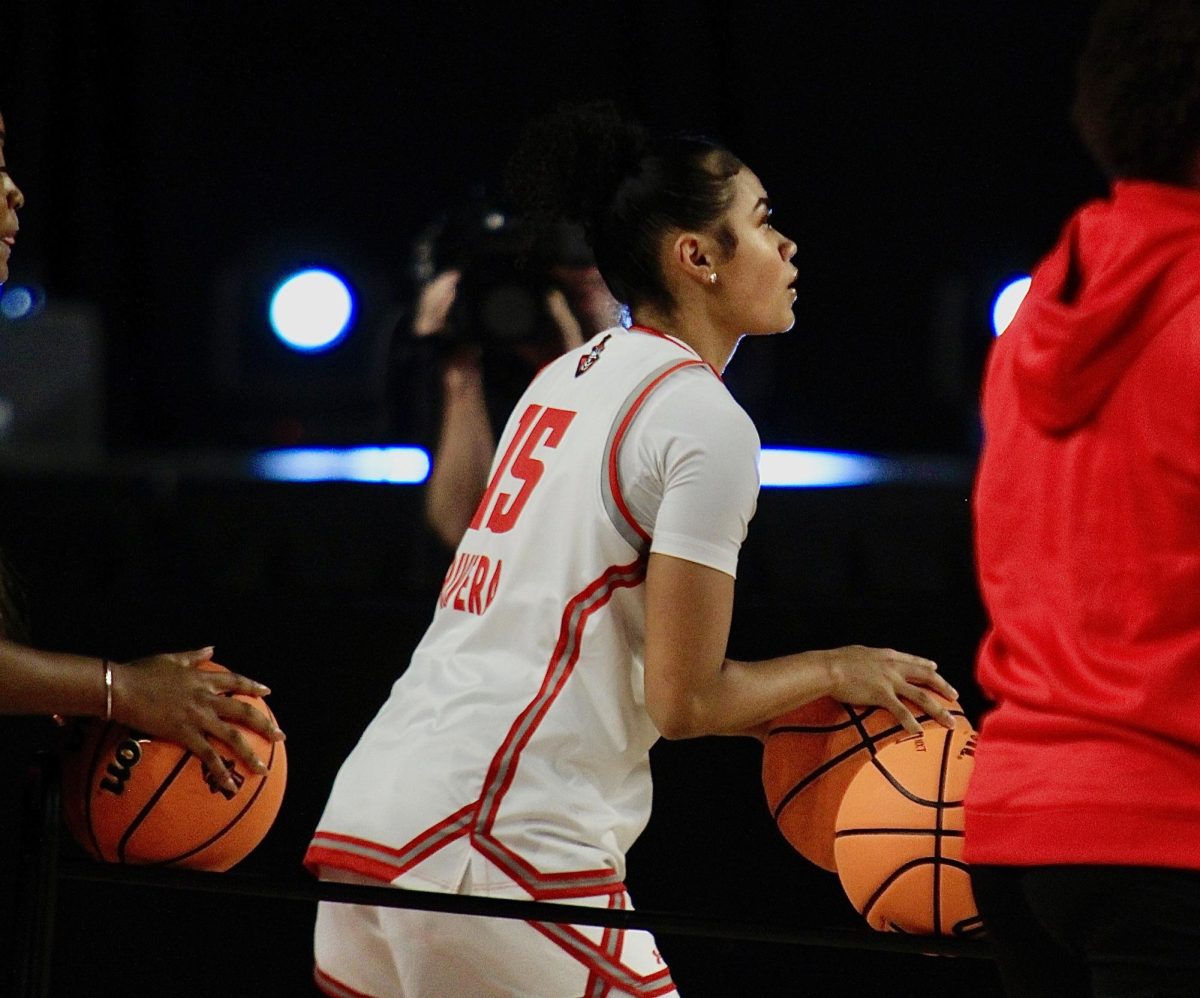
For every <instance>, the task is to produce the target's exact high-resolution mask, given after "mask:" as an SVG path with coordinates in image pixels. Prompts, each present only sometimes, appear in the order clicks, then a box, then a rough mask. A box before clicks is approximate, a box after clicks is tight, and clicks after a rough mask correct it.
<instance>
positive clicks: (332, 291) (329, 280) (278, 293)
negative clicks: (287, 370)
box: [270, 268, 355, 353]
mask: <svg viewBox="0 0 1200 998" xmlns="http://www.w3.org/2000/svg"><path fill="white" fill-rule="evenodd" d="M354 311H355V306H354V296H353V294H351V291H350V287H349V285H348V284H347V283H346V281H345V280H343V279H342V278H341V277H339V276H338V275H337V274H335V273H333V272H332V271H329V270H321V269H318V268H312V269H309V270H302V271H300V272H299V273H296V274H292V275H291V276H290V277H288V278H286V279H285V280H284V281H283V282H282V283H281V284H280V285H279V286H278V287H277V288H276V289H275V291H274V293H273V294H272V295H271V305H270V317H271V328H272V329H273V330H274V331H275V335H276V336H278V337H279V339H280V340H281V341H282V342H283V343H284V344H285V345H287V346H289V347H291V348H292V349H293V350H299V351H301V352H303V353H319V352H320V351H322V350H328V349H329V348H330V347H332V346H334V345H335V344H337V343H338V342H339V341H340V340H341V339H343V338H344V337H345V335H346V333H347V332H348V331H349V329H350V324H351V322H352V320H353V319H354Z"/></svg>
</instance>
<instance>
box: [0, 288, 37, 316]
mask: <svg viewBox="0 0 1200 998" xmlns="http://www.w3.org/2000/svg"><path fill="white" fill-rule="evenodd" d="M0 295H3V297H0V315H2V316H4V318H6V319H9V320H12V321H16V320H17V319H28V318H30V317H32V316H34V315H36V314H37V313H38V312H39V311H41V306H42V304H43V302H44V301H45V295H43V294H42V293H41V292H40V291H38V290H37V289H36V288H29V287H25V286H24V285H21V284H13V285H9V286H8V287H7V288H2V289H0Z"/></svg>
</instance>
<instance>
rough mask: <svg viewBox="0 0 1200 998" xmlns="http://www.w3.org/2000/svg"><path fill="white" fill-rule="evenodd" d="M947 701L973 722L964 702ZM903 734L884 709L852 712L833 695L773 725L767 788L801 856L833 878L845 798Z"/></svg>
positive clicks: (925, 718)
mask: <svg viewBox="0 0 1200 998" xmlns="http://www.w3.org/2000/svg"><path fill="white" fill-rule="evenodd" d="M935 696H936V694H935ZM938 699H942V698H941V697H939V698H938ZM942 702H943V703H945V704H946V705H947V706H948V707H949V708H950V711H951V713H953V714H954V715H955V716H956V717H963V718H964V720H965V715H964V714H963V712H962V708H961V707H960V706H959V705H958V703H957V702H955V701H950V700H943V701H942ZM917 720H918V721H920V722H921V723H922V724H924V723H926V722H928V723H929V724H930V725H934V726H937V722H936V721H933V720H932V719H930V717H929V715H928V714H918V715H917ZM943 730H944V729H943ZM903 734H904V729H903V728H902V727H901V726H900V722H899V721H897V720H896V718H895V717H894V716H893V715H892V714H890V713H888V712H887V711H886V710H884V709H883V708H882V707H852V706H850V705H849V704H844V703H839V702H838V701H836V700H834V699H832V698H830V697H822V698H821V699H820V700H814V701H813V702H812V703H809V704H805V705H804V706H803V707H800V708H797V709H796V710H793V711H790V712H789V713H787V714H784V715H783V716H782V717H778V718H776V719H775V720H774V721H772V722H771V726H770V729H769V731H768V732H767V738H766V744H765V746H764V747H763V760H762V781H763V789H764V790H765V791H766V794H767V804H768V806H769V807H770V808H771V814H772V816H773V817H774V818H775V823H776V824H777V825H778V826H779V830H780V831H781V832H782V833H783V837H784V838H785V839H787V840H788V842H790V843H791V844H792V846H793V847H794V848H795V849H796V850H797V851H798V852H799V853H800V855H802V856H804V857H805V858H806V859H809V860H811V861H812V862H814V863H816V864H817V866H820V867H823V868H824V869H826V870H829V871H831V872H832V871H834V870H836V869H837V861H836V858H835V856H834V850H833V833H834V825H835V824H836V822H837V811H838V807H839V805H840V804H841V802H842V794H843V793H844V792H845V790H846V787H847V786H848V785H849V783H850V781H851V780H852V779H853V778H854V775H855V774H856V773H857V772H858V770H859V768H860V767H861V766H862V764H863V763H864V762H866V761H868V760H869V759H871V758H872V757H874V755H875V753H876V752H878V751H879V750H880V749H881V748H883V747H884V746H885V745H890V744H891V743H892V742H894V741H896V740H897V739H899V738H900V737H901V736H902V735H903Z"/></svg>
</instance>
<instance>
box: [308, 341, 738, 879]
mask: <svg viewBox="0 0 1200 998" xmlns="http://www.w3.org/2000/svg"><path fill="white" fill-rule="evenodd" d="M688 378H691V379H704V386H700V387H698V388H697V390H699V391H701V392H703V393H705V398H704V404H705V405H706V406H708V408H709V410H710V411H707V412H697V413H695V419H696V421H698V422H700V423H701V424H702V421H704V420H714V419H715V420H723V419H724V420H741V421H744V423H745V424H746V425H749V420H748V418H747V417H746V416H745V414H744V413H743V412H742V411H741V410H740V408H738V407H737V405H736V403H734V402H733V401H732V399H730V397H729V395H728V392H727V391H726V389H725V387H724V386H723V385H722V384H721V382H720V379H719V376H718V375H717V374H716V372H715V371H714V370H713V369H712V368H711V367H709V366H708V365H707V364H705V363H704V362H703V361H702V360H701V359H700V358H699V357H698V356H697V355H696V354H695V353H694V352H693V351H692V350H691V349H690V348H689V347H687V346H686V345H685V344H683V343H681V342H680V341H678V340H675V339H672V338H670V337H667V336H664V335H662V334H657V333H651V332H649V331H645V330H639V329H634V330H626V329H620V328H617V329H611V330H608V331H606V332H604V333H601V334H599V335H598V336H596V337H594V338H593V339H592V340H590V341H589V342H588V343H587V344H585V345H584V346H583V347H582V348H581V349H579V350H576V351H573V352H571V353H569V354H566V355H563V356H562V357H560V358H558V359H557V360H555V361H554V362H553V363H551V364H550V365H548V366H547V367H546V368H544V369H543V370H542V372H541V373H539V375H538V376H537V377H536V378H535V379H534V381H533V382H532V384H531V385H530V386H529V388H528V389H527V390H526V392H525V394H524V396H523V397H522V398H521V400H520V401H519V402H518V404H517V407H516V409H515V410H514V412H513V415H512V417H511V418H510V419H509V422H508V426H507V427H506V428H505V431H504V434H503V436H502V437H501V439H500V443H499V446H498V448H497V452H496V459H495V461H494V463H493V466H492V471H491V474H490V479H489V483H488V485H487V488H486V491H485V492H484V495H483V499H482V501H481V502H480V504H479V508H478V510H477V512H476V513H475V517H474V519H473V520H472V522H471V525H470V527H469V529H468V530H467V532H466V535H465V536H464V537H463V540H462V542H461V544H460V545H459V548H458V551H457V553H456V555H455V557H454V560H453V563H452V564H451V566H450V570H449V571H448V573H447V574H446V578H445V582H444V585H443V586H442V590H441V594H440V596H439V598H438V601H437V607H436V610H435V613H434V617H433V622H432V623H431V625H430V627H429V630H428V631H427V632H426V634H425V637H424V638H423V640H422V641H421V643H420V645H419V646H418V647H417V649H416V651H415V652H414V654H413V657H412V662H411V664H410V665H409V667H408V669H407V670H406V671H405V672H404V674H403V675H402V676H401V677H400V678H399V679H398V680H397V682H396V683H395V685H394V687H393V690H392V694H391V696H390V698H389V699H388V701H387V702H386V703H385V704H384V706H383V707H382V709H381V710H380V712H379V714H378V715H377V716H376V718H375V719H374V720H373V721H372V722H371V724H370V725H369V726H368V728H367V730H366V731H365V733H364V734H363V736H362V738H361V740H360V741H359V743H358V745H357V747H356V748H355V749H354V751H353V752H352V753H351V755H350V756H349V758H348V759H347V760H346V762H345V764H344V765H343V767H342V769H341V771H340V772H339V774H338V777H337V780H336V782H335V784H334V788H333V792H332V794H331V797H330V800H329V803H328V805H327V807H326V810H325V813H324V815H323V817H322V819H321V822H320V825H319V827H318V831H317V833H316V835H315V836H314V838H313V841H312V844H311V845H310V847H309V850H308V854H307V856H306V863H307V864H308V865H309V866H310V868H313V869H316V868H318V867H320V866H332V867H338V868H341V869H345V870H350V871H353V872H355V873H358V874H361V875H364V876H368V877H371V878H374V879H377V880H382V881H391V882H396V883H399V884H402V885H407V886H413V887H426V888H427V887H431V886H432V887H438V888H442V889H448V890H453V889H455V887H456V886H457V885H458V883H459V882H460V881H461V879H462V877H463V874H464V872H465V871H466V869H467V867H468V864H469V863H470V864H471V876H472V882H473V884H474V888H473V889H474V890H475V891H478V892H480V893H484V892H490V893H499V894H507V895H508V896H529V897H533V898H537V899H560V898H576V897H586V896H591V895H602V894H611V893H614V892H617V891H620V890H621V889H622V883H621V882H622V880H623V878H624V871H625V852H626V850H627V849H628V848H629V846H630V845H631V844H632V843H633V841H634V839H636V837H637V836H638V834H639V833H640V832H641V831H642V829H643V828H644V827H645V824H646V821H647V820H648V817H649V811H650V798H651V785H650V768H649V757H648V752H649V749H650V746H651V745H652V744H653V743H654V741H655V740H656V739H657V738H658V732H657V731H656V730H655V728H654V725H653V723H652V722H651V720H650V717H649V715H648V714H647V712H646V710H645V705H644V694H643V661H642V649H643V645H644V634H645V609H644V596H643V593H642V592H641V591H640V586H641V584H642V581H643V578H644V574H645V564H646V557H647V553H648V551H649V548H650V541H651V538H650V535H649V533H648V532H647V530H646V529H644V528H643V527H642V526H640V525H639V523H638V522H637V520H636V519H635V518H634V516H633V515H632V514H631V512H630V509H629V506H628V504H627V502H626V497H625V496H623V494H622V481H621V474H620V461H619V455H620V452H621V447H622V442H623V440H624V439H625V438H626V435H627V434H628V433H629V430H630V426H631V425H632V424H633V422H634V420H635V419H636V417H637V415H638V413H639V411H640V410H641V409H642V408H643V406H644V405H645V404H646V402H647V400H648V399H649V398H651V396H652V395H653V394H654V393H655V392H656V391H658V390H660V388H661V386H663V385H664V384H666V383H668V382H672V381H674V380H676V379H688ZM709 385H711V387H708V386H709ZM693 387H697V386H693ZM709 393H711V405H709V401H710V400H709ZM739 426H740V424H739ZM750 433H751V434H752V433H753V428H752V426H751V427H750ZM738 439H739V440H741V441H744V440H745V439H746V437H745V434H744V433H743V434H742V436H740V437H739V438H738ZM753 447H754V449H755V453H754V454H753V455H751V456H750V459H751V460H756V458H757V436H756V435H755V436H754V437H753ZM742 449H743V450H744V449H745V448H742ZM739 467H740V466H739ZM751 473H753V468H751ZM753 486H754V488H755V489H756V488H757V479H756V478H755V481H754V482H753ZM752 512H753V509H752V507H751V509H750V514H752ZM745 519H747V520H748V515H747V516H746V517H745ZM740 539H741V538H740V537H739V538H737V539H736V543H740ZM700 540H702V541H705V542H706V543H707V542H708V541H707V539H706V538H700ZM656 549H657V548H656ZM734 557H736V547H735V548H734ZM480 858H482V859H485V860H486V863H481V862H479V860H480Z"/></svg>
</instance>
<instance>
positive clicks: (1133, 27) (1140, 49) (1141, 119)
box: [1072, 0, 1200, 184]
mask: <svg viewBox="0 0 1200 998" xmlns="http://www.w3.org/2000/svg"><path fill="white" fill-rule="evenodd" d="M1072 117H1073V118H1074V121H1075V125H1076V127H1077V128H1078V129H1079V134H1080V136H1081V137H1082V138H1083V141H1084V144H1085V145H1086V146H1087V148H1088V150H1089V151H1090V152H1091V154H1092V156H1093V157H1095V159H1096V161H1097V163H1099V165H1100V167H1101V168H1102V169H1103V170H1104V171H1105V172H1106V173H1107V174H1108V175H1109V177H1111V178H1117V179H1120V178H1130V179H1140V180H1157V181H1161V182H1164V183H1174V184H1179V183H1184V182H1186V180H1187V179H1188V173H1189V170H1190V168H1191V165H1192V161H1193V160H1194V158H1195V155H1196V153H1197V151H1198V150H1200V0H1109V2H1107V3H1104V4H1103V5H1102V6H1101V7H1100V8H1099V9H1098V10H1097V12H1096V14H1095V16H1094V18H1093V20H1092V25H1091V32H1090V35H1089V37H1088V41H1087V43H1086V45H1085V47H1084V50H1083V53H1082V55H1081V56H1080V58H1079V62H1078V64H1077V67H1076V94H1075V104H1074V108H1073V111H1072Z"/></svg>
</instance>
